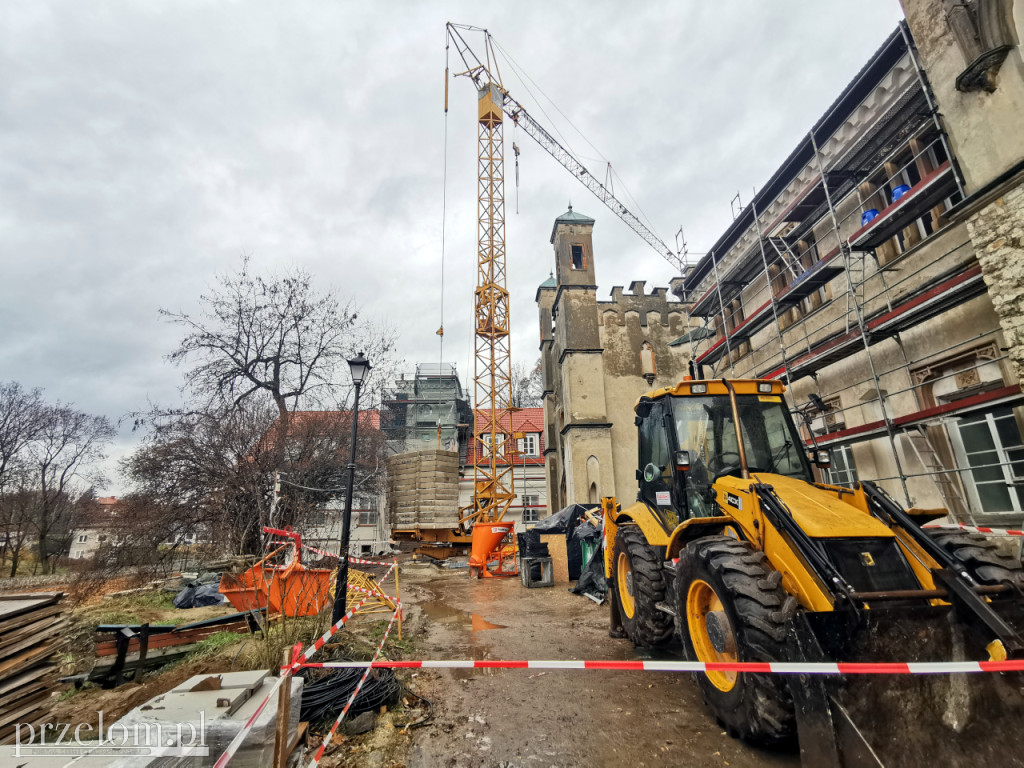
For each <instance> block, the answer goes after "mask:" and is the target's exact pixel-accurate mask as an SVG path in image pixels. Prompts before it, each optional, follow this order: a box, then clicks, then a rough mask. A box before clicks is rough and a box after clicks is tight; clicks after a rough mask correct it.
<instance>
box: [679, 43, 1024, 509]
mask: <svg viewBox="0 0 1024 768" xmlns="http://www.w3.org/2000/svg"><path fill="white" fill-rule="evenodd" d="M879 94H881V95H879ZM871 99H874V101H873V102H871V103H870V104H869V102H870V100H871ZM872 109H873V110H874V111H873V112H872ZM865 114H867V115H868V118H866V119H865V118H864V115H865ZM858 118H860V122H859V123H858V122H857V119H858ZM787 164H788V172H789V175H788V176H784V177H780V174H783V173H785V172H787V167H786V166H784V168H783V169H782V170H780V172H779V173H777V174H776V176H775V177H773V179H772V181H771V182H769V184H768V185H766V187H765V188H764V189H762V190H761V191H760V192H759V193H758V194H757V195H755V197H754V199H753V200H752V202H751V203H750V204H749V205H748V206H746V208H745V209H744V211H743V212H742V213H741V215H740V217H738V219H737V221H736V222H734V225H733V226H732V227H730V229H729V231H728V232H726V234H725V235H723V237H722V238H721V239H720V240H719V242H718V243H717V244H716V248H715V250H713V251H712V252H710V253H709V254H708V256H706V257H705V259H704V260H702V262H701V264H698V265H697V267H695V268H692V269H691V270H690V271H689V272H688V273H687V275H686V278H685V281H684V289H685V290H686V292H687V295H688V302H689V303H690V305H691V306H690V314H691V316H692V317H695V318H698V317H699V318H703V319H704V328H705V329H706V331H707V333H706V334H705V335H706V337H707V338H706V339H701V340H699V341H697V345H696V347H695V348H694V362H695V363H696V364H698V365H700V366H701V367H702V369H703V370H704V372H705V373H704V375H705V376H706V377H707V378H711V377H713V376H722V375H728V376H730V377H757V378H780V379H783V380H784V381H786V382H787V384H788V385H789V386H788V396H789V398H790V400H789V404H790V407H791V408H792V409H793V410H794V412H799V414H800V420H801V423H802V427H803V433H804V438H805V441H806V443H807V446H808V447H809V448H810V447H817V448H825V447H827V448H831V449H833V461H834V464H833V469H832V470H831V471H830V474H831V477H830V481H831V482H833V483H835V484H838V485H851V484H852V483H853V482H855V481H856V480H857V479H859V476H858V469H864V468H865V467H868V468H869V471H870V473H871V474H872V475H874V476H870V475H868V476H865V477H864V479H868V477H870V479H873V480H876V481H879V482H880V483H882V484H883V485H885V486H886V487H887V489H888V490H889V491H890V493H893V494H894V495H898V496H902V498H903V501H904V502H905V503H906V504H907V505H908V506H927V505H931V506H936V507H937V506H940V505H941V506H943V507H945V508H946V509H948V510H949V511H950V513H951V514H952V515H953V517H954V518H955V519H957V520H959V521H963V522H970V523H975V522H977V521H979V520H981V521H985V520H994V519H998V520H999V521H1002V522H1005V521H1007V520H1024V443H1022V441H1021V437H1020V432H1021V429H1020V424H1019V421H1020V414H1019V413H1016V412H1014V411H1013V410H1012V409H1013V408H1014V407H1016V406H1019V405H1020V404H1021V403H1024V396H1022V394H1021V389H1020V386H1019V384H1018V382H1017V381H1016V379H1015V378H1014V377H1013V374H1012V370H1011V369H1010V367H1009V366H1008V365H1006V364H1005V361H1006V360H1007V356H1006V354H1005V353H1004V351H1003V349H1002V346H1001V345H1002V341H1001V335H1000V331H999V326H998V322H997V321H996V320H995V319H994V315H993V316H992V319H991V320H990V321H987V322H986V323H984V324H983V325H980V326H978V327H974V328H963V327H950V326H949V325H947V326H945V327H944V326H943V324H942V322H941V321H940V322H939V323H938V324H937V323H935V322H929V321H932V320H933V319H935V318H942V317H944V318H945V321H946V322H947V324H955V323H956V320H955V319H954V318H956V317H957V315H956V314H950V313H951V312H952V311H953V310H955V309H956V308H958V307H961V306H963V305H965V304H966V303H967V302H969V301H970V300H972V299H974V298H975V297H977V296H980V295H982V294H983V293H984V292H985V290H986V288H985V284H984V281H983V279H982V275H981V269H980V267H979V266H978V264H977V260H976V257H975V254H974V250H973V248H972V247H971V243H970V240H969V238H968V236H967V233H966V229H965V227H964V226H963V225H961V224H956V223H951V222H950V221H949V212H950V210H951V209H952V208H954V207H955V206H956V205H957V203H959V202H960V201H961V200H963V198H964V191H963V184H962V181H961V178H960V174H959V170H958V168H957V166H956V161H955V158H954V157H953V155H952V153H951V151H950V147H949V144H948V142H947V139H946V136H945V134H944V132H943V130H942V126H941V124H940V122H939V119H938V114H937V111H936V107H935V103H934V101H933V100H932V98H931V95H930V93H929V90H928V85H927V81H926V79H925V77H924V73H923V71H922V70H921V67H920V64H919V62H918V60H917V56H916V52H915V51H914V49H913V45H912V42H911V41H910V39H909V34H908V33H907V31H906V28H905V26H903V25H901V27H900V29H899V30H897V32H896V33H894V34H893V35H892V36H891V37H890V39H889V40H888V41H887V42H886V44H885V45H883V48H882V49H881V50H880V51H879V52H878V53H877V54H876V56H875V57H874V58H873V59H872V62H870V63H869V65H868V66H867V67H865V69H864V70H862V72H861V73H860V75H858V78H857V79H856V80H855V81H854V82H853V83H852V84H851V86H850V87H849V88H848V89H847V90H846V91H845V92H844V94H843V96H841V97H840V99H839V100H838V101H837V102H836V104H834V105H833V107H832V108H831V110H830V112H829V113H827V114H826V115H825V117H823V118H822V119H821V120H820V121H819V122H818V123H817V124H816V125H815V127H814V128H813V129H812V130H811V131H810V132H809V134H808V136H807V138H806V140H804V141H803V142H801V145H800V146H799V147H798V148H797V150H796V151H795V152H794V154H793V155H791V157H790V159H789V160H788V161H787ZM755 337H756V338H755ZM972 430H973V432H972ZM986 431H987V432H986ZM982 433H985V434H982ZM986 434H987V435H988V437H990V438H991V440H988V437H986ZM986 440H988V442H986ZM989 443H991V445H989ZM883 449H884V453H885V454H886V455H884V456H882V455H880V453H879V452H880V451H882V450H883ZM858 454H859V456H858ZM855 457H856V458H858V459H859V460H858V461H854V459H855ZM857 465H861V466H860V467H858V466H857Z"/></svg>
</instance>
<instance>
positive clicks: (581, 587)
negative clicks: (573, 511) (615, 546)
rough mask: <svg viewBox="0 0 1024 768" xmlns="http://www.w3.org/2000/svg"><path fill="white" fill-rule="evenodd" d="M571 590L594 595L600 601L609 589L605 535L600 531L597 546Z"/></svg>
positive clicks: (579, 593) (576, 593) (574, 592)
mask: <svg viewBox="0 0 1024 768" xmlns="http://www.w3.org/2000/svg"><path fill="white" fill-rule="evenodd" d="M580 527H581V528H582V527H583V526H580ZM591 527H593V526H591ZM569 591H570V592H572V593H573V594H574V595H587V596H589V597H593V598H594V599H595V600H597V601H598V602H601V601H602V600H604V596H605V594H606V593H607V591H608V581H607V579H605V577H604V537H603V536H601V535H600V533H598V537H597V547H596V548H595V549H594V552H593V554H592V555H591V556H590V560H589V561H587V563H586V564H585V565H584V566H583V570H582V572H581V573H580V578H579V580H578V581H577V582H576V586H574V587H573V588H572V589H570V590H569Z"/></svg>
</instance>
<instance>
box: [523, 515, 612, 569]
mask: <svg viewBox="0 0 1024 768" xmlns="http://www.w3.org/2000/svg"><path fill="white" fill-rule="evenodd" d="M599 507H600V504H570V505H569V506H567V507H565V508H564V509H561V510H559V511H558V512H556V513H555V514H553V515H551V516H550V517H546V518H544V519H543V520H541V521H540V522H539V523H537V524H536V525H535V526H533V528H532V530H533V531H535V532H536V533H538V534H542V535H550V534H552V533H564V534H565V550H566V555H567V559H568V561H569V580H570V581H576V579H578V578H579V577H580V571H582V570H583V553H582V552H581V551H580V544H579V541H578V540H575V541H574V540H573V534H574V533H575V532H576V528H577V526H579V524H580V517H581V516H582V515H583V513H584V512H585V511H587V510H588V509H597V508H599Z"/></svg>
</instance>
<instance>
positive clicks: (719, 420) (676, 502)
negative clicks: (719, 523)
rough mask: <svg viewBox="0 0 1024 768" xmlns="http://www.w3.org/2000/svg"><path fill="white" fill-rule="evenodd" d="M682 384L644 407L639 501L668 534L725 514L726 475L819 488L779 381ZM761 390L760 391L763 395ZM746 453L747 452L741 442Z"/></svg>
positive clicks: (646, 400)
mask: <svg viewBox="0 0 1024 768" xmlns="http://www.w3.org/2000/svg"><path fill="white" fill-rule="evenodd" d="M731 385H732V386H733V388H734V390H735V395H736V411H735V412H736V413H738V415H739V421H740V429H739V434H738V432H737V429H736V424H735V422H734V411H733V407H732V400H731V398H730V395H729V393H728V389H727V385H726V384H725V383H723V382H721V381H708V382H683V383H681V384H679V385H678V386H677V387H675V388H674V389H673V390H671V391H668V392H665V394H664V395H661V396H659V397H656V398H641V400H640V402H639V403H638V404H637V409H636V412H637V420H636V421H637V426H638V427H639V444H640V456H639V459H640V461H639V467H640V469H639V470H638V472H637V477H638V480H639V487H640V492H639V497H640V499H641V500H642V501H644V502H646V503H647V504H648V506H650V507H652V508H653V509H655V510H656V511H657V512H658V515H659V517H660V518H662V523H663V524H665V525H666V527H667V528H670V527H673V526H674V525H675V524H676V523H677V522H680V521H681V520H683V519H686V518H690V517H711V516H714V515H717V514H719V511H718V507H717V505H716V503H715V491H714V483H715V481H716V480H717V479H718V478H720V477H726V476H732V477H742V476H743V471H744V466H743V461H742V460H741V453H742V454H743V456H744V458H745V459H746V470H747V472H748V473H749V474H754V473H772V474H779V475H785V476H787V477H792V478H796V479H799V480H803V481H805V482H808V483H811V482H814V478H813V474H812V472H811V467H810V464H809V463H808V460H807V456H806V454H805V452H804V447H803V441H802V440H801V438H800V434H799V432H798V431H797V429H796V426H795V424H794V423H793V419H792V416H791V415H790V413H789V410H788V409H787V408H786V404H785V402H784V400H783V398H782V385H781V384H779V383H777V382H775V383H771V384H770V387H769V383H768V382H763V381H757V380H738V381H734V382H731ZM759 387H760V390H762V391H759ZM741 439H742V442H743V448H742V450H741V447H740V440H741Z"/></svg>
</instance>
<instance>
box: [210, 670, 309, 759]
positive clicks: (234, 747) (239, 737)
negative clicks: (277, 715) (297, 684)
mask: <svg viewBox="0 0 1024 768" xmlns="http://www.w3.org/2000/svg"><path fill="white" fill-rule="evenodd" d="M291 677H292V672H291V670H288V671H287V672H282V673H281V675H280V677H278V678H277V682H275V683H274V685H273V687H272V688H271V689H270V693H268V694H267V697H266V698H265V699H263V701H261V702H260V705H259V706H258V707H256V711H255V712H253V713H252V714H251V715H250V716H249V719H248V720H246V721H245V725H243V726H242V728H241V730H240V731H239V732H238V733H236V734H235V738H233V739H232V740H231V743H230V744H228V746H227V748H226V749H225V750H224V751H223V752H222V753H221V755H220V757H218V758H217V762H216V763H214V764H213V768H224V766H225V765H227V764H228V761H229V760H231V758H232V757H234V756H235V753H236V752H237V751H238V748H239V747H240V746H242V742H243V741H245V737H246V736H248V735H249V731H250V730H251V729H252V726H253V724H254V723H255V722H256V718H258V717H259V716H260V715H261V714H262V713H263V710H264V709H266V707H267V704H268V703H269V702H270V699H271V697H273V696H274V695H275V694H276V693H277V689H278V688H280V687H281V684H282V683H283V682H284V681H285V680H291Z"/></svg>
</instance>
